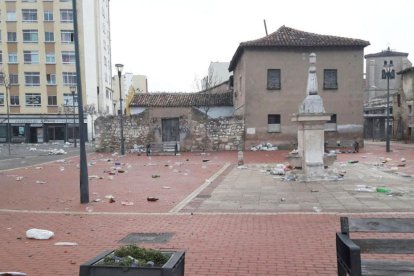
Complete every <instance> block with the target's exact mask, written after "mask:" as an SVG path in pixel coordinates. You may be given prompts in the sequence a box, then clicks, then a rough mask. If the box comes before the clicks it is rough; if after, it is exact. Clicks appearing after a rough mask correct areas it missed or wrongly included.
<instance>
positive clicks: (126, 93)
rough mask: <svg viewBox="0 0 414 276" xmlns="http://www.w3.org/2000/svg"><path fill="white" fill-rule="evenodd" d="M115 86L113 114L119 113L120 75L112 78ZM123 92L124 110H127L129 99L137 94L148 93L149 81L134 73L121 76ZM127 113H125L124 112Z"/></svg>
mask: <svg viewBox="0 0 414 276" xmlns="http://www.w3.org/2000/svg"><path fill="white" fill-rule="evenodd" d="M112 84H113V86H112V87H113V102H112V104H113V113H114V115H116V114H118V112H119V107H120V105H119V95H120V94H119V82H118V75H115V76H113V77H112ZM121 90H122V109H123V110H125V109H126V108H127V107H126V104H128V101H127V100H128V99H132V97H133V94H135V93H148V79H147V76H144V75H134V74H133V73H125V74H123V75H122V76H121ZM124 113H125V112H124Z"/></svg>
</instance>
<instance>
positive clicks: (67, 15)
mask: <svg viewBox="0 0 414 276" xmlns="http://www.w3.org/2000/svg"><path fill="white" fill-rule="evenodd" d="M60 21H61V22H68V23H71V22H73V11H72V10H67V9H64V10H60Z"/></svg>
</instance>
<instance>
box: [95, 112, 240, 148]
mask: <svg viewBox="0 0 414 276" xmlns="http://www.w3.org/2000/svg"><path fill="white" fill-rule="evenodd" d="M149 114H150V112H148V111H146V112H143V113H141V114H139V115H132V116H125V117H124V139H125V150H126V151H129V150H131V149H132V148H133V147H134V144H136V145H144V146H145V145H146V144H148V143H151V142H153V143H160V142H162V133H161V131H162V130H161V129H162V128H161V120H162V118H154V117H152V118H150V116H149ZM179 132H180V150H181V151H203V150H205V151H222V150H240V149H243V147H244V120H243V119H242V118H241V117H226V118H217V119H212V118H206V117H205V116H204V115H203V114H201V113H200V112H199V111H198V110H195V109H192V108H189V109H188V111H186V112H185V113H183V114H181V116H180V117H179ZM95 133H96V139H95V145H96V150H97V151H104V152H114V151H119V148H120V141H121V139H120V137H121V129H120V121H119V118H118V117H116V116H106V117H99V118H98V119H97V120H96V121H95Z"/></svg>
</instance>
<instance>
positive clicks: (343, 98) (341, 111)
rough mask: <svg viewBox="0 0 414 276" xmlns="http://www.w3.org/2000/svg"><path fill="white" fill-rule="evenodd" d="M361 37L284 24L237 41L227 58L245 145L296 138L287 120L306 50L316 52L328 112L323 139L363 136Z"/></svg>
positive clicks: (299, 94) (299, 95)
mask: <svg viewBox="0 0 414 276" xmlns="http://www.w3.org/2000/svg"><path fill="white" fill-rule="evenodd" d="M368 45H369V42H368V41H365V40H362V39H354V38H346V37H340V36H333V35H322V34H315V33H312V32H305V31H300V30H296V29H293V28H290V27H286V26H282V27H280V28H279V29H278V30H277V31H276V32H274V33H271V34H269V35H267V36H265V37H262V38H259V39H256V40H251V41H246V42H241V43H240V45H239V46H238V48H237V49H236V52H235V53H234V55H233V58H232V60H231V62H230V66H229V71H232V72H233V78H234V106H235V114H237V115H240V116H243V117H244V120H245V127H246V136H245V137H246V140H245V146H246V148H249V147H250V146H252V145H254V144H258V143H263V142H271V143H273V144H278V145H282V144H287V145H291V146H294V144H295V143H296V139H297V138H296V136H297V126H296V125H295V123H293V122H291V117H292V114H294V113H296V112H297V111H298V106H299V104H300V103H301V102H302V100H303V99H304V97H305V93H306V81H307V72H308V56H309V54H310V53H316V56H317V63H316V67H317V77H318V80H319V87H318V90H319V95H321V97H322V99H323V101H324V106H325V109H326V111H327V112H328V113H330V114H331V121H329V122H328V123H327V124H326V129H325V130H326V131H325V140H335V141H336V140H349V139H354V138H355V137H356V138H358V139H361V140H362V136H363V116H362V113H363V98H362V95H363V62H364V48H365V47H366V46H368Z"/></svg>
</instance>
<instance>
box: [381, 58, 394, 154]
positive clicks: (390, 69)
mask: <svg viewBox="0 0 414 276" xmlns="http://www.w3.org/2000/svg"><path fill="white" fill-rule="evenodd" d="M383 72H384V73H385V76H386V78H387V123H386V124H387V126H386V132H387V133H386V135H385V150H386V152H390V151H391V150H390V78H393V77H394V76H393V74H394V65H393V62H392V60H390V63H389V64H388V63H387V61H386V60H384V71H383Z"/></svg>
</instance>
